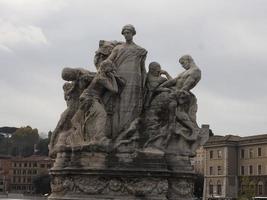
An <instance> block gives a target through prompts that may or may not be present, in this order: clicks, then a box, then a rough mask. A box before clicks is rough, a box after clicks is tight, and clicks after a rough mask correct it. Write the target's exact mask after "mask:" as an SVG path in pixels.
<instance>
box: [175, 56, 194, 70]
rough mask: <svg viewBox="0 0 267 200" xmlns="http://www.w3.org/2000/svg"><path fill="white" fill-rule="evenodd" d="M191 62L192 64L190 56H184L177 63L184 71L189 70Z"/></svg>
mask: <svg viewBox="0 0 267 200" xmlns="http://www.w3.org/2000/svg"><path fill="white" fill-rule="evenodd" d="M193 62H194V60H193V58H192V57H191V56H190V55H184V56H182V57H181V58H180V59H179V63H180V64H181V65H182V67H183V68H184V69H186V70H187V69H189V68H190V64H191V63H193Z"/></svg>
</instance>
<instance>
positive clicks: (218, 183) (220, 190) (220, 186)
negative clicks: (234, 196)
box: [217, 181, 222, 195]
mask: <svg viewBox="0 0 267 200" xmlns="http://www.w3.org/2000/svg"><path fill="white" fill-rule="evenodd" d="M217 194H218V195H222V184H221V181H218V182H217Z"/></svg>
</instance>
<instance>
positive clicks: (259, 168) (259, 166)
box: [258, 165, 261, 175]
mask: <svg viewBox="0 0 267 200" xmlns="http://www.w3.org/2000/svg"><path fill="white" fill-rule="evenodd" d="M258 175H261V165H258Z"/></svg>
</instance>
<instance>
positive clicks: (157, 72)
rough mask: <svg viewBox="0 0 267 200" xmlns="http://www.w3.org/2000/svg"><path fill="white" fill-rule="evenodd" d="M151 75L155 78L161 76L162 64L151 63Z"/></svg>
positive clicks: (149, 67)
mask: <svg viewBox="0 0 267 200" xmlns="http://www.w3.org/2000/svg"><path fill="white" fill-rule="evenodd" d="M148 70H149V74H151V75H153V76H159V75H160V72H161V67H160V64H159V63H157V62H151V63H150V64H149V66H148Z"/></svg>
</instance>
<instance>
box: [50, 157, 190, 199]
mask: <svg viewBox="0 0 267 200" xmlns="http://www.w3.org/2000/svg"><path fill="white" fill-rule="evenodd" d="M58 158H60V159H57V160H64V163H66V159H69V162H67V163H68V164H67V166H66V165H65V166H64V167H63V166H62V165H60V163H56V165H55V166H54V168H52V169H51V172H50V173H51V176H52V182H51V187H52V194H51V195H50V197H49V200H75V199H77V200H100V199H103V200H105V199H107V200H126V199H127V200H192V199H193V196H192V194H193V185H194V179H195V175H194V173H193V172H192V170H190V169H191V168H190V167H189V166H188V167H186V165H185V163H182V164H183V165H184V170H183V169H182V166H181V163H180V161H179V162H178V163H176V164H177V167H176V170H173V169H168V164H166V163H168V162H167V161H166V159H168V157H161V158H158V159H156V157H146V156H145V155H142V154H135V156H134V155H121V154H109V155H108V154H105V153H89V152H88V153H81V152H80V153H79V152H76V153H73V152H72V153H71V152H69V153H66V152H65V153H64V154H62V153H58ZM125 158H127V159H125ZM130 158H131V159H130ZM174 160H175V159H174V158H172V159H171V160H170V162H171V163H172V166H175V161H174ZM179 160H180V158H179ZM74 164H75V165H74ZM178 165H180V168H179V167H178ZM178 169H179V170H178Z"/></svg>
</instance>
